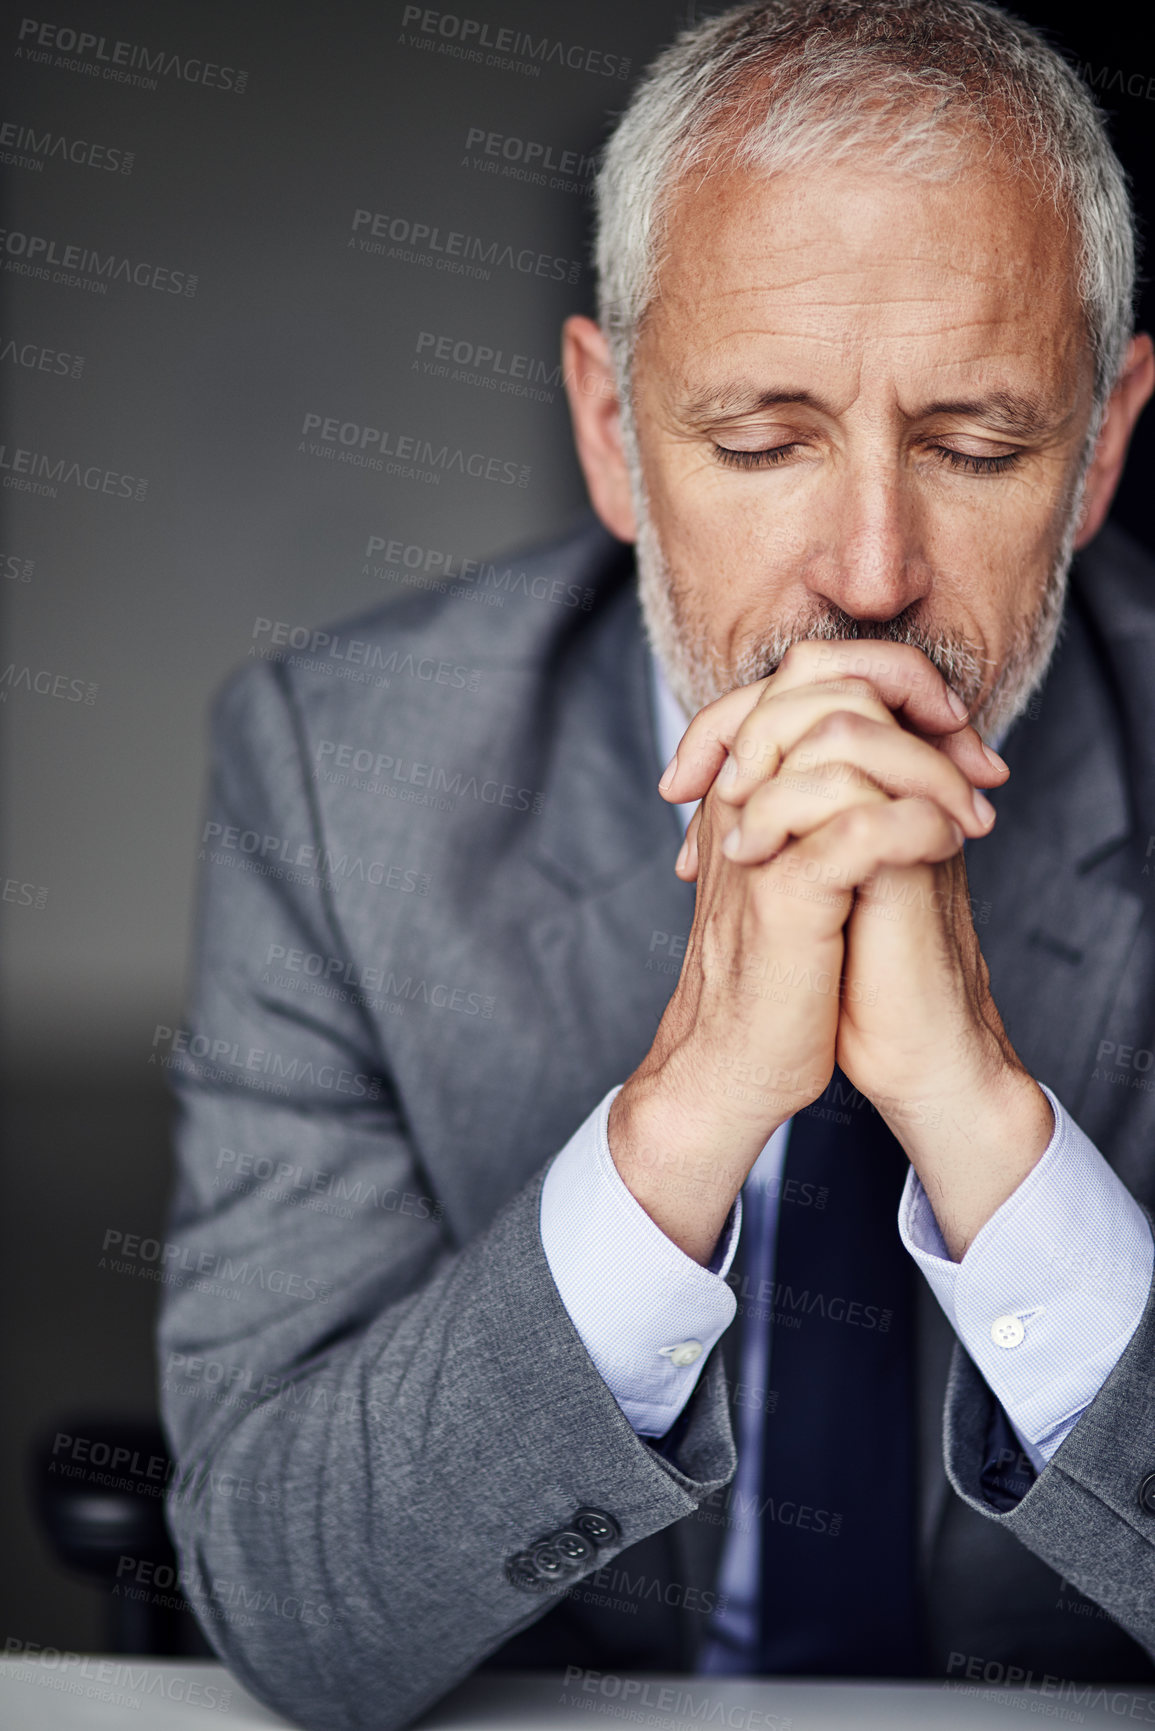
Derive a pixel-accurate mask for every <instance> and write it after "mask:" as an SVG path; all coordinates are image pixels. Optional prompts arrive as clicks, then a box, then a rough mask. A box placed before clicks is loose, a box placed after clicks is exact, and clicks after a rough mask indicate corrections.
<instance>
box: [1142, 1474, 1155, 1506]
mask: <svg viewBox="0 0 1155 1731" xmlns="http://www.w3.org/2000/svg"><path fill="white" fill-rule="evenodd" d="M1139 1507H1140V1508H1142V1509H1146V1510H1147V1513H1148V1514H1149V1515H1155V1473H1148V1474H1147V1477H1146V1478H1145V1479H1144V1480H1143V1483H1142V1484H1141V1485H1140V1486H1139Z"/></svg>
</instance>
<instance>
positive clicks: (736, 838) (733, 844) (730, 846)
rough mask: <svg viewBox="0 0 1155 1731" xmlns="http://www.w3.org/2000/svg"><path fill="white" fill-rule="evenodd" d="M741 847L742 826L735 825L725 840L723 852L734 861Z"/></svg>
mask: <svg viewBox="0 0 1155 1731" xmlns="http://www.w3.org/2000/svg"><path fill="white" fill-rule="evenodd" d="M741 846H742V828H741V825H740V824H735V825H734V827H733V829H732V830H731V831H730V832H729V834H728V835H727V836H725V837H724V838H723V841H722V852H723V853H724V854H725V856H726V858H727V859H733V858H734V855H735V854H736V853H738V852H739V850H740V849H741Z"/></svg>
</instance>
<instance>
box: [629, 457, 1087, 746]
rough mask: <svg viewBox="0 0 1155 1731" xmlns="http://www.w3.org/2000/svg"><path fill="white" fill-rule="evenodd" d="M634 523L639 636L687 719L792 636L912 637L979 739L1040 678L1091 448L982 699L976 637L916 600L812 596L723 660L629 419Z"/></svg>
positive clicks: (782, 649) (1000, 728)
mask: <svg viewBox="0 0 1155 1731" xmlns="http://www.w3.org/2000/svg"><path fill="white" fill-rule="evenodd" d="M623 431H624V432H626V437H625V440H624V445H625V450H626V456H627V461H628V463H629V468H630V479H631V484H632V489H633V502H634V511H635V515H636V518H637V523H638V535H637V543H636V547H635V558H636V562H637V568H638V597H639V600H640V603H641V609H642V618H643V620H644V622H645V627H646V635H647V637H648V638H649V643H650V648H651V649H652V651H653V653H654V655H655V657H656V658H657V661H658V664H659V666H660V667H661V669H662V672H663V674H664V675H665V678H666V682H667V684H668V685H669V687H670V689H671V691H672V692H673V693H674V696H675V697H676V698H677V700H678V702H679V703H680V704H681V706H682V709H683V711H684V712H685V714H686V717H687V719H689V718H690V717H691V716H693V715H695V714H696V713H697V711H698V710H699V709H701V708H703V707H704V706H705V705H706V704H707V703H712V702H713V701H714V700H715V698H718V697H721V696H723V695H724V694H725V693H726V692H727V691H733V690H734V689H735V688H736V687H737V686H742V685H751V684H753V683H754V681H755V680H758V679H764V678H765V677H766V676H767V675H768V674H770V673H773V672H774V670H775V668H776V667H777V666H778V665H779V663H780V662H781V660H782V657H783V656H784V655H785V654H786V651H787V650H788V649H789V648H790V647H791V645H792V644H794V643H801V642H806V641H811V642H815V641H817V642H834V641H839V640H844V639H850V640H856V639H861V638H873V639H879V640H882V641H884V642H888V643H908V644H913V646H914V647H915V648H916V649H921V650H922V651H923V653H924V655H926V656H927V657H928V658H929V660H930V661H932V662H933V663H934V665H935V667H937V669H938V671H939V672H940V673H941V674H942V676H943V678H944V679H945V680H946V681H947V683H948V684H949V685H950V686H952V687H953V689H954V690H955V691H956V692H957V693H958V695H959V696H960V697H961V698H962V700H963V702H964V703H965V704H966V706H967V709H968V710H969V711H971V722H972V724H973V726H974V727H975V728H976V729H977V730H978V732H979V733H980V734H981V735H982V737H983V738H984V739H988V740H989V739H1001V738H1002V737H1003V736H1004V735H1005V733H1006V731H1007V729H1008V728H1009V727H1010V726H1011V724H1012V723H1013V722H1015V721H1017V720H1018V718H1019V716H1020V715H1022V714H1023V713H1024V711H1025V710H1026V709H1027V707H1028V705H1029V704H1030V701H1031V698H1032V697H1033V696H1034V694H1035V692H1036V691H1037V690H1038V689H1039V687H1040V686H1041V684H1042V683H1043V680H1044V678H1045V677H1046V673H1047V668H1048V667H1049V666H1050V662H1051V657H1052V655H1053V654H1054V651H1055V647H1056V645H1057V643H1058V639H1059V630H1060V626H1061V625H1062V620H1063V605H1064V602H1065V600H1066V593H1067V578H1068V573H1069V571H1070V567H1071V560H1072V557H1073V555H1074V543H1075V534H1076V531H1077V528H1078V519H1079V507H1080V504H1081V502H1082V494H1083V480H1084V478H1085V475H1086V471H1087V466H1088V464H1089V462H1090V457H1091V454H1092V452H1093V449H1094V440H1093V439H1091V438H1088V440H1087V444H1086V447H1085V449H1084V453H1083V460H1082V462H1081V464H1080V466H1079V470H1078V473H1077V474H1076V476H1075V477H1074V479H1073V483H1072V485H1071V486H1070V488H1069V490H1068V494H1067V498H1066V499H1065V500H1064V505H1063V509H1064V523H1063V532H1062V535H1061V537H1060V542H1059V547H1058V550H1057V552H1056V555H1055V558H1054V560H1053V562H1052V565H1051V569H1050V572H1049V573H1048V576H1047V581H1046V584H1045V586H1044V589H1043V593H1042V596H1041V597H1040V600H1039V604H1038V606H1037V608H1036V609H1035V612H1034V614H1033V615H1032V617H1031V618H1030V619H1029V620H1027V621H1026V623H1025V624H1023V625H1021V626H1020V627H1019V629H1018V630H1017V632H1016V634H1015V636H1014V639H1013V640H1012V643H1011V646H1010V649H1009V651H1008V653H1007V656H1006V658H1005V660H1004V661H1003V664H1002V666H1001V667H1000V668H999V670H998V672H997V674H996V676H995V679H994V682H993V684H991V687H990V690H989V691H988V692H987V694H986V696H985V697H983V698H982V701H981V702H980V701H979V699H980V694H981V693H982V691H983V687H984V685H985V684H986V682H987V678H988V670H989V665H990V664H989V662H988V661H987V659H986V658H985V657H983V656H981V655H980V653H979V648H978V645H977V644H975V643H973V642H971V641H970V640H968V639H967V638H964V637H960V636H958V635H956V634H953V633H951V632H949V631H944V630H936V629H932V628H930V627H928V626H927V625H925V624H923V623H922V622H920V620H919V619H918V618H917V613H918V606H919V604H917V603H916V604H915V605H914V606H912V607H908V608H905V609H904V610H903V612H901V613H899V614H897V615H896V616H895V617H894V618H893V619H885V620H881V621H878V620H868V619H855V618H853V616H852V615H851V614H849V613H844V612H843V611H842V609H841V608H838V607H832V606H830V605H823V604H822V603H820V602H819V603H816V604H815V606H814V608H813V609H812V610H811V611H810V612H809V613H808V614H806V615H805V616H804V617H800V618H797V619H795V620H794V621H792V622H790V623H789V624H784V625H771V626H769V627H766V628H764V629H763V630H762V631H761V632H760V633H759V634H758V635H757V636H756V637H755V638H753V639H752V640H751V641H750V642H749V643H748V644H747V645H746V647H745V648H744V649H742V650H741V652H740V653H739V654H738V656H737V657H736V658H735V659H733V660H731V661H723V660H722V659H721V658H720V657H719V655H718V653H717V651H716V650H715V648H714V646H713V644H712V643H711V641H710V638H709V633H708V631H707V630H706V627H705V622H704V621H703V620H702V618H701V616H700V612H698V611H697V610H695V609H694V608H693V607H692V606H691V605H690V603H689V601H688V599H687V596H686V593H685V590H684V588H683V586H682V585H680V584H679V583H678V581H677V580H676V579H675V577H674V575H673V573H672V571H671V569H670V565H669V562H668V560H667V559H666V556H665V552H664V550H663V548H662V545H661V543H660V541H659V539H658V535H657V531H656V529H655V528H654V524H653V521H652V518H651V516H650V511H649V505H648V501H647V498H646V492H645V487H644V484H643V482H642V476H641V465H640V462H639V461H638V458H637V449H636V443H635V440H634V438H633V437H632V433H633V429H632V427H631V428H629V429H628V431H627V429H625V428H623Z"/></svg>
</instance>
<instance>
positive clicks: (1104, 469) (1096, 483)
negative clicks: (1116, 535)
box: [1075, 331, 1155, 548]
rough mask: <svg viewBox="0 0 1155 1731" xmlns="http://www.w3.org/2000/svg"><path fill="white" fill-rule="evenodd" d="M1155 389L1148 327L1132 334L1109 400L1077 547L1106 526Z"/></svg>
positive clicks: (1086, 489)
mask: <svg viewBox="0 0 1155 1731" xmlns="http://www.w3.org/2000/svg"><path fill="white" fill-rule="evenodd" d="M1152 390H1155V353H1153V351H1152V346H1151V338H1150V337H1149V336H1148V335H1147V333H1146V331H1144V332H1142V333H1141V334H1140V335H1139V336H1137V337H1132V339H1131V343H1130V347H1129V348H1128V350H1127V359H1126V360H1125V362H1124V363H1123V370H1122V372H1121V373H1120V374H1119V377H1118V379H1117V380H1116V383H1115V388H1114V390H1113V391H1112V392H1111V395H1110V397H1109V398H1108V400H1107V413H1106V415H1105V416H1104V417H1103V426H1102V429H1101V430H1100V433H1099V442H1098V444H1097V445H1096V446H1095V454H1094V456H1093V457H1092V458H1091V464H1090V467H1089V468H1088V470H1087V478H1086V480H1085V482H1084V483H1083V509H1082V513H1081V515H1080V517H1079V528H1078V532H1077V534H1076V536H1075V547H1076V548H1079V547H1085V546H1086V545H1087V542H1088V541H1090V540H1092V539H1093V537H1094V536H1096V535H1097V534H1098V533H1099V530H1100V529H1101V528H1102V527H1103V519H1104V518H1105V517H1106V515H1107V512H1108V511H1109V509H1110V507H1111V500H1112V499H1113V498H1114V497H1115V489H1116V487H1117V486H1118V485H1119V477H1120V475H1121V474H1122V473H1123V463H1124V460H1125V458H1126V456H1127V447H1128V445H1129V444H1130V443H1131V434H1132V432H1133V430H1134V427H1135V422H1136V421H1137V420H1138V419H1139V416H1140V414H1141V413H1142V410H1143V406H1144V404H1145V403H1146V401H1147V399H1148V397H1149V396H1150V395H1151V392H1152Z"/></svg>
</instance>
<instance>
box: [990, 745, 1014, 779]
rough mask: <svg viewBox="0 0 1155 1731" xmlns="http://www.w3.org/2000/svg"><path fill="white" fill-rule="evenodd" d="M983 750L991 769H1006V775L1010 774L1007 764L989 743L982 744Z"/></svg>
mask: <svg viewBox="0 0 1155 1731" xmlns="http://www.w3.org/2000/svg"><path fill="white" fill-rule="evenodd" d="M983 752H984V754H985V756H986V760H987V762H988V763H989V764H990V766H991V768H992V769H1002V770H1006V772H1007V774H1008V775H1009V774H1010V769H1009V767H1008V765H1007V764H1006V763H1005V762H1004V760H1003V759H1002V758H1001V757H1000V756H999V754H998V752H997V751H992V750H991V748H990V746H989V745H984V746H983Z"/></svg>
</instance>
